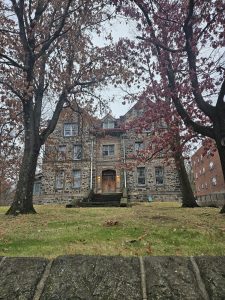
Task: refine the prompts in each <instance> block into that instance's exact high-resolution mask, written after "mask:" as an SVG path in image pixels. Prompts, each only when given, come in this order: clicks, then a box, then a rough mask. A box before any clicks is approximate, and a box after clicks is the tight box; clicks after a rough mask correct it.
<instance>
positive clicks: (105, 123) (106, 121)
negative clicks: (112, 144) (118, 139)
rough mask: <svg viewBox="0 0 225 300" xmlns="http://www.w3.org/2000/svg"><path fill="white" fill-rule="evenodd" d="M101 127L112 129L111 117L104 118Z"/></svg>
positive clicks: (113, 123) (113, 126) (113, 125)
mask: <svg viewBox="0 0 225 300" xmlns="http://www.w3.org/2000/svg"><path fill="white" fill-rule="evenodd" d="M102 127H103V129H112V128H115V122H114V121H113V120H111V119H106V120H105V121H104V122H103V123H102Z"/></svg>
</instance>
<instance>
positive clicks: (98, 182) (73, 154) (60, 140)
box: [34, 105, 181, 204]
mask: <svg viewBox="0 0 225 300" xmlns="http://www.w3.org/2000/svg"><path fill="white" fill-rule="evenodd" d="M140 113H141V110H139V109H138V105H134V107H133V108H132V109H131V110H130V111H129V112H128V113H127V114H125V115H124V116H122V117H120V118H119V119H115V118H114V117H112V116H111V115H110V114H107V115H106V116H105V117H104V118H103V119H101V120H99V119H97V118H93V117H91V116H90V115H89V114H87V113H85V112H84V111H83V110H79V109H78V111H76V110H75V109H74V110H71V109H69V108H67V109H64V110H63V112H62V113H61V115H60V118H59V121H58V124H57V126H56V129H55V131H54V132H53V133H52V135H51V137H50V138H49V140H48V141H47V143H46V146H45V156H44V158H43V167H42V178H41V190H40V189H39V191H40V192H39V193H38V194H36V195H34V202H35V203H66V204H68V203H71V202H74V200H75V201H76V200H82V199H84V198H86V197H87V196H88V195H89V193H90V191H93V193H94V194H112V193H114V194H120V193H123V194H125V195H126V196H128V199H130V200H131V201H136V200H138V201H146V200H150V199H153V200H161V201H174V200H175V201H176V200H177V201H178V200H180V197H181V191H180V183H179V178H178V175H177V170H176V168H175V164H174V162H173V159H172V158H171V159H170V163H169V164H168V161H167V162H165V161H164V159H163V157H162V155H159V156H158V157H156V158H154V159H153V160H151V161H147V162H139V160H138V159H137V157H138V155H139V153H141V151H144V149H145V148H146V147H147V145H148V144H149V143H151V131H150V130H146V131H145V132H143V133H136V132H135V131H134V130H132V129H129V130H128V129H125V128H126V124H127V123H128V122H129V121H130V120H131V119H132V118H136V117H138V115H139V114H140ZM125 165H126V166H127V165H129V166H130V167H129V168H127V167H124V166H125ZM39 179H40V177H39ZM39 184H40V181H39Z"/></svg>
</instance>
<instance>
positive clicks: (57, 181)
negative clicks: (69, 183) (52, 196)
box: [55, 170, 65, 190]
mask: <svg viewBox="0 0 225 300" xmlns="http://www.w3.org/2000/svg"><path fill="white" fill-rule="evenodd" d="M60 174H61V175H60ZM59 176H61V181H62V182H61V184H60V185H58V183H59V180H60V177H59ZM64 184H65V171H64V170H60V171H57V172H56V176H55V189H56V190H63V188H64Z"/></svg>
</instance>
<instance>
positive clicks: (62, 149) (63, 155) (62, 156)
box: [58, 145, 66, 160]
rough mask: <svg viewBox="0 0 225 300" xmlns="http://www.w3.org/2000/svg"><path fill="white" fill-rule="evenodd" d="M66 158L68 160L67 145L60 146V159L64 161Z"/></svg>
mask: <svg viewBox="0 0 225 300" xmlns="http://www.w3.org/2000/svg"><path fill="white" fill-rule="evenodd" d="M65 158H66V146H65V145H59V148H58V159H60V160H63V159H65Z"/></svg>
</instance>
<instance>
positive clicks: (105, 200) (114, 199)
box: [79, 193, 122, 207]
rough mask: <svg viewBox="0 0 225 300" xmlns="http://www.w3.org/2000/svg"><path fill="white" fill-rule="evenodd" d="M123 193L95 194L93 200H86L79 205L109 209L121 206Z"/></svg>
mask: <svg viewBox="0 0 225 300" xmlns="http://www.w3.org/2000/svg"><path fill="white" fill-rule="evenodd" d="M121 198H122V193H110V194H93V195H92V197H91V199H85V200H83V201H82V202H80V203H79V206H81V207H109V206H120V200H121Z"/></svg>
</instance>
